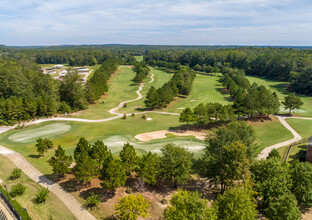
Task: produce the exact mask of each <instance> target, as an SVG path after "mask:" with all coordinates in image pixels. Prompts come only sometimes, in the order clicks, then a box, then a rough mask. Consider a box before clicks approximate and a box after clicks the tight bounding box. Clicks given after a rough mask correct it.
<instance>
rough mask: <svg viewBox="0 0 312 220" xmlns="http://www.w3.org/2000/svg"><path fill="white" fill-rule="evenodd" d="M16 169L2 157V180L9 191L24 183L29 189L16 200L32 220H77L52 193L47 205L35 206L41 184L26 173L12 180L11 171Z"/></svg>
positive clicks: (0, 158)
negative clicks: (51, 219)
mask: <svg viewBox="0 0 312 220" xmlns="http://www.w3.org/2000/svg"><path fill="white" fill-rule="evenodd" d="M14 168H16V167H15V165H14V164H13V163H12V162H11V161H10V160H9V159H7V158H6V157H4V156H2V155H0V178H1V179H2V180H3V184H6V185H7V187H8V189H10V188H11V186H12V185H14V184H17V183H23V184H24V185H25V186H26V187H27V189H26V191H25V193H24V194H23V195H22V196H18V197H16V198H15V199H16V200H17V201H18V202H19V203H20V204H21V205H22V206H23V207H25V208H27V211H28V213H29V215H30V216H31V217H32V219H34V220H35V219H50V217H51V216H53V219H75V217H74V216H73V215H72V214H71V212H70V211H69V210H68V208H67V207H66V206H65V205H64V204H63V203H62V202H61V201H60V200H59V199H58V198H57V197H56V196H55V195H54V194H53V193H50V194H49V196H48V199H47V201H46V203H45V204H40V205H35V204H34V201H33V200H34V197H35V195H36V193H37V191H38V189H40V188H42V187H41V186H40V185H39V184H37V183H35V182H34V181H32V180H31V179H30V178H29V177H27V176H26V175H25V174H24V173H22V176H21V178H19V179H17V180H10V179H9V176H10V173H11V171H12V170H13V169H14Z"/></svg>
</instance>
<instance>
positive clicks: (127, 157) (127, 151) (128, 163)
mask: <svg viewBox="0 0 312 220" xmlns="http://www.w3.org/2000/svg"><path fill="white" fill-rule="evenodd" d="M119 157H120V159H121V161H122V163H123V166H124V167H125V168H126V173H127V175H130V173H131V172H132V171H134V170H135V168H136V166H137V165H138V156H137V154H136V152H135V149H134V147H133V145H131V144H129V143H126V144H124V146H123V148H122V150H121V151H120V152H119Z"/></svg>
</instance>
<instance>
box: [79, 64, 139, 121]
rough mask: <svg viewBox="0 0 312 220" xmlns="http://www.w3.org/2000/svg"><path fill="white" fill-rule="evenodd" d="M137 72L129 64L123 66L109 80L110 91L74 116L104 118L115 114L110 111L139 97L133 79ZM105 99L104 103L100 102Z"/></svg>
mask: <svg viewBox="0 0 312 220" xmlns="http://www.w3.org/2000/svg"><path fill="white" fill-rule="evenodd" d="M134 76H135V72H134V71H133V70H132V69H131V68H130V67H129V66H121V67H120V68H119V70H118V72H117V73H116V74H114V75H113V76H112V77H111V79H110V80H109V91H108V92H107V94H106V95H104V96H102V97H101V98H100V99H99V100H98V101H97V102H96V104H93V105H90V106H89V108H88V109H86V110H84V111H80V112H78V113H75V114H74V117H78V118H87V119H103V118H108V117H112V116H114V115H113V114H110V113H109V112H108V111H109V110H110V109H112V108H114V107H117V106H118V105H119V103H120V102H122V101H124V100H130V99H134V98H136V97H137V94H136V92H135V91H136V90H137V89H138V85H133V83H132V81H131V80H132V79H133V77H134ZM102 101H104V102H105V103H104V104H100V103H101V102H102Z"/></svg>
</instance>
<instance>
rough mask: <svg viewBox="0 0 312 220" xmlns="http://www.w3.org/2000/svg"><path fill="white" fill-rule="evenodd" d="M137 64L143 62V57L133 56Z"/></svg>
mask: <svg viewBox="0 0 312 220" xmlns="http://www.w3.org/2000/svg"><path fill="white" fill-rule="evenodd" d="M134 57H135V59H136V60H137V61H138V62H141V61H143V56H134Z"/></svg>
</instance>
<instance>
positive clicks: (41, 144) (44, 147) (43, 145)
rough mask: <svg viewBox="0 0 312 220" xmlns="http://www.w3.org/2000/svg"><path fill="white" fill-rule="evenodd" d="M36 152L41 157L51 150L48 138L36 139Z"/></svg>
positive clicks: (51, 144)
mask: <svg viewBox="0 0 312 220" xmlns="http://www.w3.org/2000/svg"><path fill="white" fill-rule="evenodd" d="M36 147H37V152H38V153H39V155H41V156H43V155H44V153H45V152H47V151H48V149H51V148H53V141H51V140H49V139H48V138H38V139H37V143H36Z"/></svg>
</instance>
